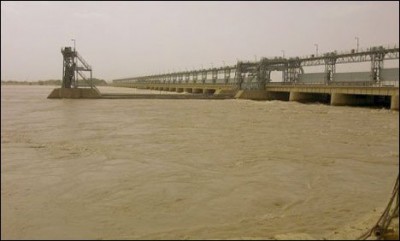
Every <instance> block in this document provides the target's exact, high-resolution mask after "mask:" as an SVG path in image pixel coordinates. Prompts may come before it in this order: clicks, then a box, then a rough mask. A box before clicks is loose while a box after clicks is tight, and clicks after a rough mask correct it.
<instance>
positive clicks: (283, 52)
mask: <svg viewBox="0 0 400 241" xmlns="http://www.w3.org/2000/svg"><path fill="white" fill-rule="evenodd" d="M281 51H282V54H283V58H285V50H281Z"/></svg>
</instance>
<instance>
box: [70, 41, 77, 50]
mask: <svg viewBox="0 0 400 241" xmlns="http://www.w3.org/2000/svg"><path fill="white" fill-rule="evenodd" d="M71 41H74V52H75V49H76V48H75V47H76V41H75V39H71Z"/></svg>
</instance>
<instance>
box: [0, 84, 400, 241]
mask: <svg viewBox="0 0 400 241" xmlns="http://www.w3.org/2000/svg"><path fill="white" fill-rule="evenodd" d="M53 88H54V87H52V86H4V85H3V86H1V230H2V232H1V238H2V239H244V238H246V239H286V238H288V239H295V238H299V237H300V238H301V237H306V238H307V237H312V238H316V239H322V238H335V237H337V238H340V237H344V236H340V235H341V234H343V235H347V236H346V237H350V238H355V237H356V236H357V235H359V234H360V233H361V231H362V230H366V228H368V227H367V226H365V227H356V225H357V224H358V223H360V222H361V221H362V220H365V219H366V218H367V219H368V218H369V219H370V220H372V221H371V222H370V224H371V225H372V224H374V223H375V221H376V220H377V219H374V218H375V217H379V215H380V211H381V210H382V209H383V208H384V207H385V206H386V204H387V202H388V200H389V197H390V194H391V191H392V188H393V185H394V182H395V179H396V178H397V175H398V168H399V112H397V111H391V110H388V109H379V108H359V107H339V106H329V105H324V104H300V103H297V102H281V101H250V100H156V99H152V100H134V99H132V100H129V99H128V100H126V99H122V100H103V99H97V100H95V99H94V100H71V99H61V100H60V99H56V100H55V99H51V100H50V99H46V97H47V95H48V94H49V93H50V92H51V90H52V89H53ZM100 90H101V91H102V92H127V93H134V92H136V93H142V92H143V93H144V92H146V93H148V92H149V91H145V90H134V89H126V88H112V87H101V88H100ZM154 93H159V92H158V91H154ZM349 227H351V228H352V229H350V231H344V230H348V229H346V228H349ZM344 233H345V234H344Z"/></svg>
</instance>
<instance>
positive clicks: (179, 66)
mask: <svg viewBox="0 0 400 241" xmlns="http://www.w3.org/2000/svg"><path fill="white" fill-rule="evenodd" d="M356 36H357V37H359V40H360V48H366V47H370V46H375V45H388V44H391V45H394V44H397V45H398V43H399V2H398V1H393V2H381V1H379V2H378V1H376V2H363V1H359V2H248V1H245V2H1V79H2V80H28V81H33V80H40V79H42V80H45V79H61V75H62V55H61V52H60V49H61V47H64V46H73V42H72V41H71V39H72V38H74V39H76V45H77V50H78V51H79V52H80V54H81V55H82V56H83V57H84V58H85V59H86V60H87V62H88V63H89V64H91V65H92V66H93V73H94V77H96V78H102V79H106V80H107V81H111V80H112V79H118V78H124V77H133V76H140V75H146V74H156V73H160V72H168V71H173V70H175V71H178V70H181V71H183V70H185V69H186V68H187V69H193V68H196V69H197V68H201V67H202V65H203V67H211V65H213V66H214V67H215V66H223V64H224V62H225V64H227V65H228V64H235V63H236V60H237V59H239V60H254V59H255V56H257V58H258V59H259V58H260V57H272V56H282V50H284V52H285V56H286V57H294V56H299V55H308V54H313V53H315V51H316V47H315V45H314V44H318V48H319V53H320V54H321V53H324V52H328V51H333V50H339V51H341V50H350V49H352V48H356V39H355V37H356ZM223 61H224V62H223Z"/></svg>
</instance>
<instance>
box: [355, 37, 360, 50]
mask: <svg viewBox="0 0 400 241" xmlns="http://www.w3.org/2000/svg"><path fill="white" fill-rule="evenodd" d="M355 39H356V40H357V53H358V46H359V44H360V39H359V38H358V37H356V38H355Z"/></svg>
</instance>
